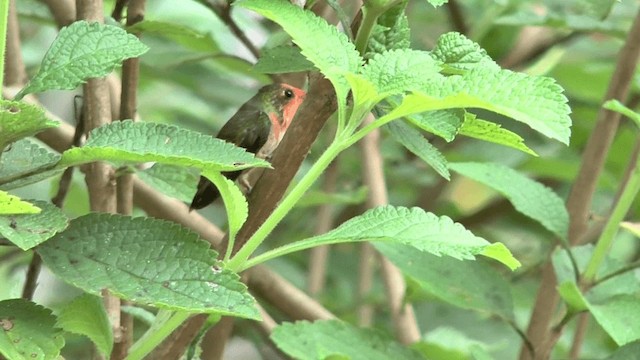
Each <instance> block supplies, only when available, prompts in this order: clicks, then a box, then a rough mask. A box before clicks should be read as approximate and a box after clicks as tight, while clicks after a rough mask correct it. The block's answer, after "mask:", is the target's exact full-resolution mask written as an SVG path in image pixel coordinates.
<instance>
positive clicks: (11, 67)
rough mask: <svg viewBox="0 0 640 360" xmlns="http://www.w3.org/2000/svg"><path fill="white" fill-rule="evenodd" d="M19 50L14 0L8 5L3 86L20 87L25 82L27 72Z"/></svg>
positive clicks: (18, 28)
mask: <svg viewBox="0 0 640 360" xmlns="http://www.w3.org/2000/svg"><path fill="white" fill-rule="evenodd" d="M21 54H22V53H21V50H20V27H19V26H18V15H17V13H16V0H11V1H10V3H9V16H8V19H7V42H6V53H5V65H4V66H5V68H4V84H5V85H17V86H22V85H24V84H25V83H26V82H27V71H26V69H25V66H24V61H23V60H22V55H21Z"/></svg>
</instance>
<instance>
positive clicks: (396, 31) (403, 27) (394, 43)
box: [365, 0, 411, 59]
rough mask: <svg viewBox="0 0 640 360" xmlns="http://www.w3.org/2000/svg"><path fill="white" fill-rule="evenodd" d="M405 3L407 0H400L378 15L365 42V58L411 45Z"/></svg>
mask: <svg viewBox="0 0 640 360" xmlns="http://www.w3.org/2000/svg"><path fill="white" fill-rule="evenodd" d="M407 3H408V1H407V0H401V1H399V2H398V3H397V4H396V5H394V6H393V7H391V8H390V9H388V10H386V11H385V12H384V13H383V14H382V15H380V16H379V17H378V19H377V21H376V25H375V26H374V27H373V31H372V32H371V36H370V38H369V42H368V43H367V52H366V54H365V58H367V59H370V58H372V57H373V56H374V55H375V54H381V53H383V52H385V51H388V50H394V49H408V48H409V47H410V46H411V29H410V28H409V20H408V19H407V16H406V15H405V9H406V7H407Z"/></svg>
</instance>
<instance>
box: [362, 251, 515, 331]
mask: <svg viewBox="0 0 640 360" xmlns="http://www.w3.org/2000/svg"><path fill="white" fill-rule="evenodd" d="M373 244H374V246H375V247H376V249H378V251H380V252H381V253H382V254H384V256H386V257H387V258H388V259H389V260H390V261H391V262H393V263H394V264H395V265H396V266H398V268H399V269H400V270H401V271H402V272H403V273H404V274H405V275H407V276H409V277H411V278H412V279H413V280H415V281H416V282H417V283H418V284H419V285H420V288H421V289H423V290H424V291H426V292H428V293H429V294H431V295H432V296H435V297H437V298H439V299H441V300H443V301H445V302H448V303H450V304H452V305H455V306H458V307H461V308H464V309H472V310H478V311H482V312H487V313H490V314H495V315H498V316H500V317H501V318H503V319H507V320H509V319H513V303H512V299H511V290H510V289H509V283H508V282H507V281H506V280H505V278H504V277H503V276H502V275H500V273H499V272H498V271H497V270H495V269H494V268H493V267H492V266H491V264H489V263H487V262H482V261H459V260H457V259H453V258H450V257H439V256H435V255H432V254H429V253H426V252H420V251H415V248H413V247H411V246H408V245H403V244H397V243H395V244H394V243H391V242H375V243H373ZM442 279H447V281H442Z"/></svg>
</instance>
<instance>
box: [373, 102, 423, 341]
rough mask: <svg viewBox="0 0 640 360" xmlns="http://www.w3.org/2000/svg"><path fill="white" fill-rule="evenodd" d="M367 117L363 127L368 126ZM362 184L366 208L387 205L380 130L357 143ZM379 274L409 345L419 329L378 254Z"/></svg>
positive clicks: (394, 271)
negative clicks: (367, 192) (365, 190)
mask: <svg viewBox="0 0 640 360" xmlns="http://www.w3.org/2000/svg"><path fill="white" fill-rule="evenodd" d="M372 121H373V115H371V114H370V115H369V116H368V117H367V118H366V119H365V122H364V124H367V123H371V122H372ZM361 153H362V161H363V169H362V170H363V178H364V183H365V184H366V185H367V187H368V188H369V198H368V199H367V205H368V206H369V207H377V206H382V205H387V204H388V203H389V199H388V195H387V186H386V183H385V179H384V165H383V159H382V154H381V153H380V130H379V129H376V130H374V131H372V132H371V133H370V134H368V135H367V136H365V137H364V139H362V142H361ZM380 260H381V265H382V266H381V271H382V277H383V279H384V284H385V288H386V292H387V299H388V301H389V307H390V308H391V317H392V319H393V324H394V327H395V330H396V338H397V339H398V341H400V342H401V343H403V344H411V343H414V342H416V341H418V340H419V339H420V329H419V328H418V323H417V321H416V317H415V314H414V312H413V306H412V305H411V304H409V303H405V301H404V295H405V291H406V285H405V281H404V277H403V275H402V273H401V272H400V270H398V268H397V267H395V265H393V264H392V263H391V262H390V261H389V260H387V259H386V258H385V257H384V256H382V255H380Z"/></svg>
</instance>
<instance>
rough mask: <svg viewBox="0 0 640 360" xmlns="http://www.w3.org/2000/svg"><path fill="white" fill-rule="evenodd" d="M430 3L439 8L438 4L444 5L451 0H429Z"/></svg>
mask: <svg viewBox="0 0 640 360" xmlns="http://www.w3.org/2000/svg"><path fill="white" fill-rule="evenodd" d="M427 2H428V3H429V4H431V5H432V6H433V7H435V8H437V7H438V6H441V5H444V4H446V3H448V2H449V0H427Z"/></svg>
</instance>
